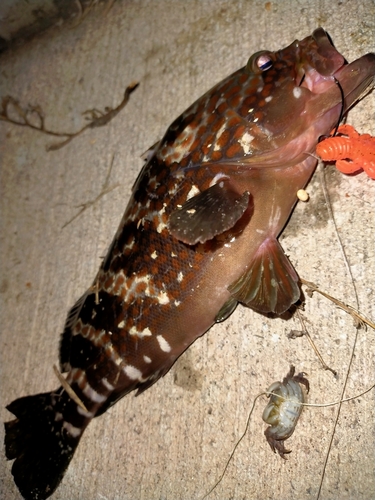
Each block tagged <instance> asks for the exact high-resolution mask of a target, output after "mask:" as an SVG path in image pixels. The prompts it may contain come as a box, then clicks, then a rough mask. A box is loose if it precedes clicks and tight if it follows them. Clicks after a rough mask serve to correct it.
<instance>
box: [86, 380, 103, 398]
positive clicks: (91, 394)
mask: <svg viewBox="0 0 375 500" xmlns="http://www.w3.org/2000/svg"><path fill="white" fill-rule="evenodd" d="M81 390H82V392H83V394H84V395H85V396H87V397H88V398H89V399H91V401H93V402H94V403H104V401H105V400H106V399H107V396H103V394H99V393H98V392H96V391H95V389H93V388H92V387H91V386H90V384H89V383H88V381H87V380H86V384H85V385H84V387H81Z"/></svg>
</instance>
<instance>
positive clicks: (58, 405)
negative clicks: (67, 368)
mask: <svg viewBox="0 0 375 500" xmlns="http://www.w3.org/2000/svg"><path fill="white" fill-rule="evenodd" d="M70 404H71V401H70V399H69V396H68V395H67V394H66V393H65V392H64V391H62V390H61V389H60V390H59V391H56V392H49V393H44V394H37V395H34V396H26V397H23V398H19V399H16V400H15V401H13V402H12V403H10V404H9V405H8V406H7V409H8V410H9V411H10V412H12V413H13V414H14V415H15V416H16V417H17V418H16V419H15V420H12V421H10V422H6V423H5V440H4V441H5V454H6V457H7V459H8V460H14V459H15V462H14V463H13V466H12V474H13V477H14V481H15V483H16V485H17V487H18V489H19V490H20V493H21V494H22V496H23V497H24V498H25V499H26V500H36V499H38V500H42V499H45V498H48V497H49V496H50V495H52V493H53V492H54V491H55V489H56V488H57V486H58V485H59V484H60V482H61V480H62V478H63V476H64V473H65V470H66V469H67V467H68V465H69V463H70V461H71V459H72V457H73V455H74V452H75V449H76V447H77V445H78V442H79V440H80V437H81V435H82V432H83V429H78V428H76V427H73V426H72V425H71V424H69V423H67V422H66V421H65V420H64V416H63V415H64V413H65V411H66V408H67V405H70ZM86 425H87V422H85V425H84V427H85V426H86ZM74 430H75V432H74Z"/></svg>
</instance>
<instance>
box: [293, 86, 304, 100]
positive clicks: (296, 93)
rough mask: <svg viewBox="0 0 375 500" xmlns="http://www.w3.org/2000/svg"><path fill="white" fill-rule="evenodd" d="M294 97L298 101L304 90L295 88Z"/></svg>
mask: <svg viewBox="0 0 375 500" xmlns="http://www.w3.org/2000/svg"><path fill="white" fill-rule="evenodd" d="M293 95H294V97H295V98H296V99H299V98H300V97H301V95H302V90H301V88H300V87H294V89H293Z"/></svg>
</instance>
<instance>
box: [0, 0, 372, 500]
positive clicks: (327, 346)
mask: <svg viewBox="0 0 375 500" xmlns="http://www.w3.org/2000/svg"><path fill="white" fill-rule="evenodd" d="M103 11H104V7H102V8H95V9H93V10H92V11H91V12H90V13H89V15H88V16H86V17H85V18H84V19H83V20H82V22H81V23H76V24H77V25H76V26H75V27H74V26H73V27H72V26H70V27H69V26H65V25H62V26H56V27H55V28H54V29H52V30H50V31H49V32H47V33H45V34H43V35H41V36H39V37H37V38H35V39H33V40H32V41H30V42H29V43H27V44H25V45H22V46H20V47H18V48H14V49H12V51H11V52H9V51H8V52H4V53H3V54H2V55H1V56H0V75H1V76H0V78H1V81H0V84H1V89H0V96H1V97H3V96H5V95H12V96H13V97H15V98H17V99H18V100H19V101H20V103H21V104H23V105H27V104H28V103H30V104H34V105H35V104H38V105H40V106H41V108H42V109H43V111H44V113H45V116H46V119H45V123H46V126H47V127H48V128H50V129H53V130H77V129H78V128H79V127H80V126H81V124H82V123H83V118H82V115H81V113H82V112H83V111H84V110H86V109H89V108H94V107H95V108H100V109H103V108H104V107H105V106H112V107H113V106H116V105H117V104H118V103H119V102H120V101H121V98H122V95H123V91H124V88H125V87H126V85H128V84H129V83H130V82H132V81H134V80H136V81H139V82H140V86H139V88H138V89H137V90H136V91H135V92H134V94H133V95H132V96H131V100H130V102H129V104H128V106H127V107H126V108H125V109H124V110H123V111H122V112H121V113H120V114H119V115H118V116H117V117H116V118H115V119H114V120H112V121H111V122H110V123H109V124H108V125H107V126H106V127H103V128H96V129H93V130H88V131H86V132H85V133H84V134H82V135H80V136H79V137H77V138H76V139H75V140H73V141H72V142H71V143H70V144H68V145H67V146H65V147H64V148H62V149H60V150H58V151H54V152H46V149H45V147H46V145H48V144H51V143H52V142H54V139H53V138H50V137H47V136H45V135H43V134H41V133H39V132H36V131H33V130H30V129H28V128H21V127H17V126H14V125H10V124H8V123H5V122H0V156H1V223H2V226H1V256H0V261H1V283H0V292H1V294H0V297H1V320H0V325H1V337H0V342H1V344H0V353H1V361H0V362H1V364H0V367H1V398H0V400H1V409H0V416H1V420H2V421H6V420H9V419H10V418H11V415H10V414H9V412H7V411H6V410H5V408H4V406H5V404H8V403H9V402H11V401H12V400H13V399H15V398H17V397H19V396H21V395H27V394H34V393H37V392H44V391H47V390H52V389H54V388H56V387H57V381H56V378H55V375H54V373H53V370H52V366H53V364H55V363H57V360H58V343H59V335H60V332H61V331H62V329H63V325H64V321H65V317H66V314H67V311H68V309H69V307H70V306H71V305H72V304H73V303H74V302H75V301H76V300H77V299H78V298H79V297H80V296H81V294H82V293H83V292H84V291H85V289H86V288H87V287H88V286H90V285H91V282H92V280H93V278H94V276H95V273H96V270H97V268H98V266H99V264H100V262H101V258H102V256H103V255H104V254H105V252H106V249H107V247H108V245H109V243H110V241H111V239H112V236H113V234H114V232H115V230H116V228H117V225H118V222H119V220H120V218H121V215H122V213H123V210H124V208H125V206H126V203H127V199H128V197H129V193H130V189H131V186H132V184H133V182H134V180H135V178H136V176H137V173H138V171H139V170H140V168H141V166H142V160H141V159H140V155H141V154H142V153H143V152H144V151H145V150H147V149H148V147H150V146H151V145H152V144H154V143H155V142H156V141H157V140H158V139H159V138H160V137H161V136H162V134H163V133H164V131H165V129H166V127H167V126H168V125H169V124H170V123H171V121H172V120H173V119H174V118H175V117H176V116H177V115H178V114H179V113H180V112H181V111H183V110H184V109H185V108H186V107H187V106H188V105H189V104H190V103H191V102H192V101H194V100H195V99H196V98H197V97H199V96H200V95H201V94H202V93H203V92H204V91H205V90H207V89H208V88H210V87H211V86H212V85H213V84H215V83H216V82H217V81H219V80H220V79H222V78H223V77H225V76H226V75H228V74H229V73H231V72H232V71H234V70H235V69H237V68H239V67H241V66H243V65H244V64H245V63H246V61H247V59H248V57H249V56H250V55H251V54H252V53H253V52H255V51H257V50H260V49H263V48H267V49H271V50H274V49H278V48H281V47H283V46H285V45H288V44H289V43H290V42H292V41H293V40H294V39H295V38H303V37H305V36H306V35H308V34H310V33H311V32H312V31H313V30H314V29H315V28H316V27H317V26H319V25H321V26H323V27H324V28H325V29H327V30H328V32H329V33H330V35H331V37H332V39H333V40H334V42H335V45H336V47H337V48H338V50H340V52H342V53H343V54H344V55H345V57H346V58H347V59H348V60H349V61H351V60H353V59H355V58H357V57H359V56H360V55H362V54H364V53H366V52H370V51H374V50H375V4H374V2H373V1H372V0H362V1H361V2H338V1H332V0H329V1H328V0H319V1H308V0H300V1H298V2H297V1H296V2H287V1H280V2H264V1H242V2H240V1H238V2H236V1H228V0H226V1H224V0H216V1H213V0H212V1H208V0H207V1H205V0H202V1H193V0H186V1H177V0H160V1H156V0H155V1H151V0H149V1H146V0H139V1H117V2H115V3H114V4H113V6H112V8H111V9H110V10H109V12H107V14H106V15H105V17H103V16H102V13H103ZM374 117H375V94H374V93H373V94H372V95H370V96H368V97H366V99H365V100H364V101H362V102H361V103H360V104H359V105H358V106H357V107H356V108H355V109H353V110H352V111H351V113H350V115H349V122H350V123H351V124H353V125H354V126H355V127H356V128H357V129H358V130H360V131H361V132H370V133H372V134H375V120H374ZM112 158H114V161H113V168H112V171H111V176H110V179H109V187H113V188H114V189H113V190H111V191H110V192H109V193H107V194H105V195H103V196H102V197H100V198H99V199H98V200H97V201H96V202H95V203H94V204H92V205H90V206H88V207H87V209H86V210H85V211H84V212H83V213H82V214H81V215H80V216H79V217H77V218H76V219H75V220H73V221H72V222H71V223H69V224H68V225H66V226H65V227H64V225H65V224H66V223H67V222H68V221H69V220H70V219H71V218H72V217H73V216H74V215H75V214H76V213H77V211H78V210H79V208H77V206H79V205H82V204H84V203H87V202H89V201H90V200H94V199H95V198H96V197H97V196H98V195H99V194H100V193H101V191H102V187H103V184H104V182H105V179H106V175H107V172H108V169H109V167H110V164H111V161H112ZM322 179H323V176H322V174H320V175H319V173H318V174H317V175H315V176H314V178H313V180H312V181H311V183H310V185H309V188H308V191H309V193H310V201H309V202H308V203H306V204H302V203H299V205H298V206H297V208H296V210H295V213H294V215H293V217H292V219H291V221H290V223H289V225H288V227H287V229H286V231H285V232H284V234H283V236H282V238H281V241H282V245H283V247H284V249H285V250H286V253H287V254H288V255H289V256H290V259H291V261H292V263H293V264H294V265H295V267H296V269H297V271H298V272H299V274H300V276H302V277H303V278H305V279H307V280H310V281H314V282H315V283H317V284H319V286H320V287H321V288H322V290H324V291H326V292H328V293H330V294H332V295H334V296H335V297H337V298H339V299H341V300H343V301H345V302H346V303H349V304H351V305H353V306H354V307H358V308H359V309H360V310H361V312H363V313H364V314H365V315H366V316H368V317H370V318H372V320H374V318H375V293H374V283H375V252H374V247H375V216H374V214H375V181H373V180H371V179H369V178H368V177H367V176H366V175H365V174H360V175H357V176H354V177H345V176H343V175H341V174H340V173H338V172H337V171H335V169H334V168H333V167H328V168H327V169H326V175H325V179H326V181H325V182H326V188H327V192H328V196H329V199H330V202H331V204H332V208H333V213H334V219H335V221H336V224H337V231H336V229H335V226H334V223H333V220H332V218H331V215H330V214H329V211H328V210H327V206H326V203H325V199H324V194H323V181H322ZM339 237H340V239H341V241H342V246H343V248H344V250H345V253H346V255H347V260H348V263H349V266H347V265H346V264H345V261H344V259H343V254H342V251H341V249H340V244H339ZM349 270H350V273H351V274H352V277H351V275H350V273H349ZM356 293H357V294H358V305H357V301H356ZM303 317H304V318H305V321H306V324H307V327H308V329H309V331H310V334H311V336H312V337H313V339H314V340H315V342H316V344H317V346H318V348H319V349H320V351H321V353H322V355H323V357H324V359H325V360H326V362H327V363H328V364H329V365H330V366H331V367H333V368H334V369H336V370H337V372H338V375H337V378H335V377H334V376H333V375H332V373H330V372H329V371H324V370H323V369H322V367H321V365H320V363H319V361H318V359H317V357H316V355H315V353H314V352H313V350H312V349H311V347H310V345H309V343H308V341H307V339H306V338H305V337H301V338H297V339H295V340H290V339H289V338H288V337H287V333H288V332H289V331H290V330H292V329H297V330H298V329H301V326H300V323H299V321H298V319H297V318H294V319H292V320H290V321H284V320H281V319H266V318H264V317H262V316H260V315H257V314H255V313H254V312H252V311H251V310H247V309H245V308H244V307H238V309H237V310H236V312H235V313H234V314H233V316H232V317H231V318H230V319H229V320H228V321H226V322H225V323H223V324H221V325H217V326H215V327H214V328H212V329H211V330H210V331H209V332H208V333H207V334H206V335H204V336H203V337H202V338H201V339H199V340H198V341H197V342H196V343H195V344H194V345H193V346H192V347H191V348H189V349H188V351H187V352H186V353H185V354H184V355H183V356H182V357H181V358H180V359H179V360H178V362H177V363H176V364H175V365H174V367H173V368H172V370H171V371H170V373H169V374H168V375H167V376H166V377H165V378H164V379H163V380H161V381H159V382H158V383H157V384H156V385H155V386H154V387H153V388H152V389H150V390H149V391H146V392H145V393H144V394H142V395H141V396H140V397H138V398H134V397H133V395H129V396H128V397H126V398H124V399H123V400H122V401H121V402H119V403H118V404H117V405H116V406H115V407H113V408H112V409H111V410H110V411H108V412H107V413H106V414H105V415H103V416H102V417H100V418H98V419H97V420H95V421H94V422H93V423H92V424H90V426H89V428H88V429H87V431H86V432H85V434H84V437H83V439H82V441H81V443H80V445H79V448H78V450H77V452H76V455H75V457H74V459H73V461H72V463H71V465H70V467H69V469H68V471H67V474H66V476H65V478H64V480H63V481H62V484H61V485H60V487H59V488H58V490H57V491H56V493H55V495H54V497H53V498H54V499H55V500H62V499H69V500H71V499H82V500H92V499H98V500H104V499H108V500H112V499H119V500H120V499H121V500H125V499H129V500H134V499H137V500H151V499H152V500H155V499H160V500H161V499H163V500H173V499H188V500H190V499H201V498H202V497H203V495H204V494H205V493H206V492H207V491H208V490H209V489H210V488H211V486H213V484H214V483H215V481H216V480H217V479H218V478H219V476H220V474H221V473H222V472H223V469H224V467H225V464H226V461H227V459H228V457H229V454H230V452H231V451H232V449H233V446H234V444H235V443H236V441H237V440H238V439H239V437H240V435H241V433H242V432H243V430H244V427H245V423H246V419H247V416H248V412H249V409H250V407H251V405H252V402H253V400H254V398H255V396H256V395H257V394H258V393H259V392H261V391H263V390H264V389H266V388H267V387H268V386H269V385H270V384H271V383H272V382H274V381H275V380H278V379H280V378H282V377H283V376H284V375H285V374H286V372H287V371H288V369H289V365H290V364H291V363H293V364H295V365H296V367H297V370H299V371H305V372H307V373H308V378H309V380H310V384H311V391H310V395H309V402H311V403H325V402H334V401H337V400H339V399H340V397H341V393H342V390H343V386H344V381H345V377H346V374H347V371H348V367H349V363H350V360H351V358H352V356H353V359H352V364H351V367H350V371H349V375H348V381H347V386H346V387H347V388H346V391H345V397H350V396H355V395H357V394H359V393H361V392H363V391H364V390H365V389H366V388H368V387H370V386H371V385H372V384H373V383H374V375H375V370H374V364H375V344H374V331H373V330H371V329H370V328H369V329H367V330H365V329H360V330H359V331H358V332H357V330H356V328H355V327H354V326H353V320H352V318H351V317H350V316H349V315H348V314H346V313H345V312H343V311H341V310H340V309H338V308H337V307H336V306H335V305H334V304H332V303H331V302H329V301H327V300H326V299H324V298H323V297H321V296H319V295H316V294H315V295H314V296H313V298H308V297H307V299H306V307H305V311H304V313H303ZM357 333H358V335H357ZM374 394H375V392H374V390H372V391H370V392H368V393H367V394H365V395H363V396H361V397H358V398H355V399H353V400H351V401H350V402H346V403H343V404H342V406H341V411H340V414H339V418H338V421H337V425H336V426H335V421H336V417H337V415H338V412H339V407H338V406H330V407H325V408H309V409H306V410H305V411H304V412H303V414H302V417H301V419H300V421H299V423H298V427H297V429H296V432H295V434H294V435H293V437H292V438H291V439H290V440H289V441H288V442H287V447H288V448H290V449H292V453H291V455H290V456H289V459H288V461H283V460H282V459H281V458H280V457H279V456H277V455H274V454H273V453H272V452H271V450H270V448H269V446H268V444H267V442H266V441H265V438H264V435H263V432H264V430H265V428H266V425H265V424H264V423H263V422H262V419H261V414H262V411H263V408H264V406H265V404H266V399H265V398H264V397H263V398H261V399H260V400H258V402H257V404H256V407H255V410H254V413H253V415H252V418H251V421H250V428H249V431H248V433H247V435H246V436H245V438H244V439H243V441H242V442H241V444H240V446H239V447H238V449H237V451H236V453H235V455H234V457H233V460H232V461H231V463H230V465H229V467H228V469H227V471H226V474H225V476H224V478H223V480H222V482H221V484H220V485H218V487H217V488H216V490H215V491H214V492H213V493H212V494H211V495H210V496H209V498H210V499H212V500H213V499H220V500H223V499H229V498H230V499H238V500H239V499H261V500H265V499H278V500H290V499H298V500H305V499H306V500H307V499H317V498H320V499H322V500H328V499H329V500H331V499H332V500H333V499H342V500H343V499H368V500H369V499H373V498H374V497H375V455H374V444H375V426H374V422H375V418H374V413H375V412H374V410H375V408H374V407H375V405H374ZM0 429H1V432H0V434H1V436H0V439H1V441H2V440H3V428H2V427H1V428H0ZM1 462H2V465H1V467H0V497H1V498H4V499H7V500H10V499H19V498H21V497H20V494H19V493H18V490H17V488H16V487H15V485H14V483H13V480H12V476H11V473H10V469H11V463H9V462H7V461H6V460H5V458H4V454H3V451H2V452H1ZM325 463H326V467H325V466H324V464H325ZM320 484H321V491H320V493H319V488H320Z"/></svg>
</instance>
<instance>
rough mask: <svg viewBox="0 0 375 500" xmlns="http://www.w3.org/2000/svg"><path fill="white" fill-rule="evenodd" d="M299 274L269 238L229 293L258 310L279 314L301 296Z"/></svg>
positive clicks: (264, 312) (281, 250)
mask: <svg viewBox="0 0 375 500" xmlns="http://www.w3.org/2000/svg"><path fill="white" fill-rule="evenodd" d="M298 280H299V279H298V275H297V273H296V271H295V270H294V268H293V266H292V264H291V263H290V261H289V259H288V258H287V256H286V255H285V253H284V251H283V249H282V248H281V246H280V244H279V242H278V241H277V240H276V239H275V238H267V239H266V240H265V241H264V242H263V243H262V244H261V245H260V247H259V249H258V250H257V252H256V254H255V257H254V259H253V261H252V263H251V265H250V267H249V268H248V269H247V270H246V271H245V273H244V274H243V275H242V276H241V277H240V278H239V279H238V280H237V281H235V282H234V283H232V284H231V285H230V286H229V287H228V290H229V291H230V293H231V294H232V296H233V297H234V298H235V299H236V300H238V301H239V302H242V303H243V304H245V305H247V306H248V307H251V308H252V309H255V310H256V311H258V312H260V313H263V314H267V313H273V314H277V315H280V314H282V313H283V312H285V311H287V310H288V309H289V307H290V306H291V305H292V304H294V303H295V302H296V301H297V300H298V299H299V298H300V295H301V290H300V288H299V285H298Z"/></svg>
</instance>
